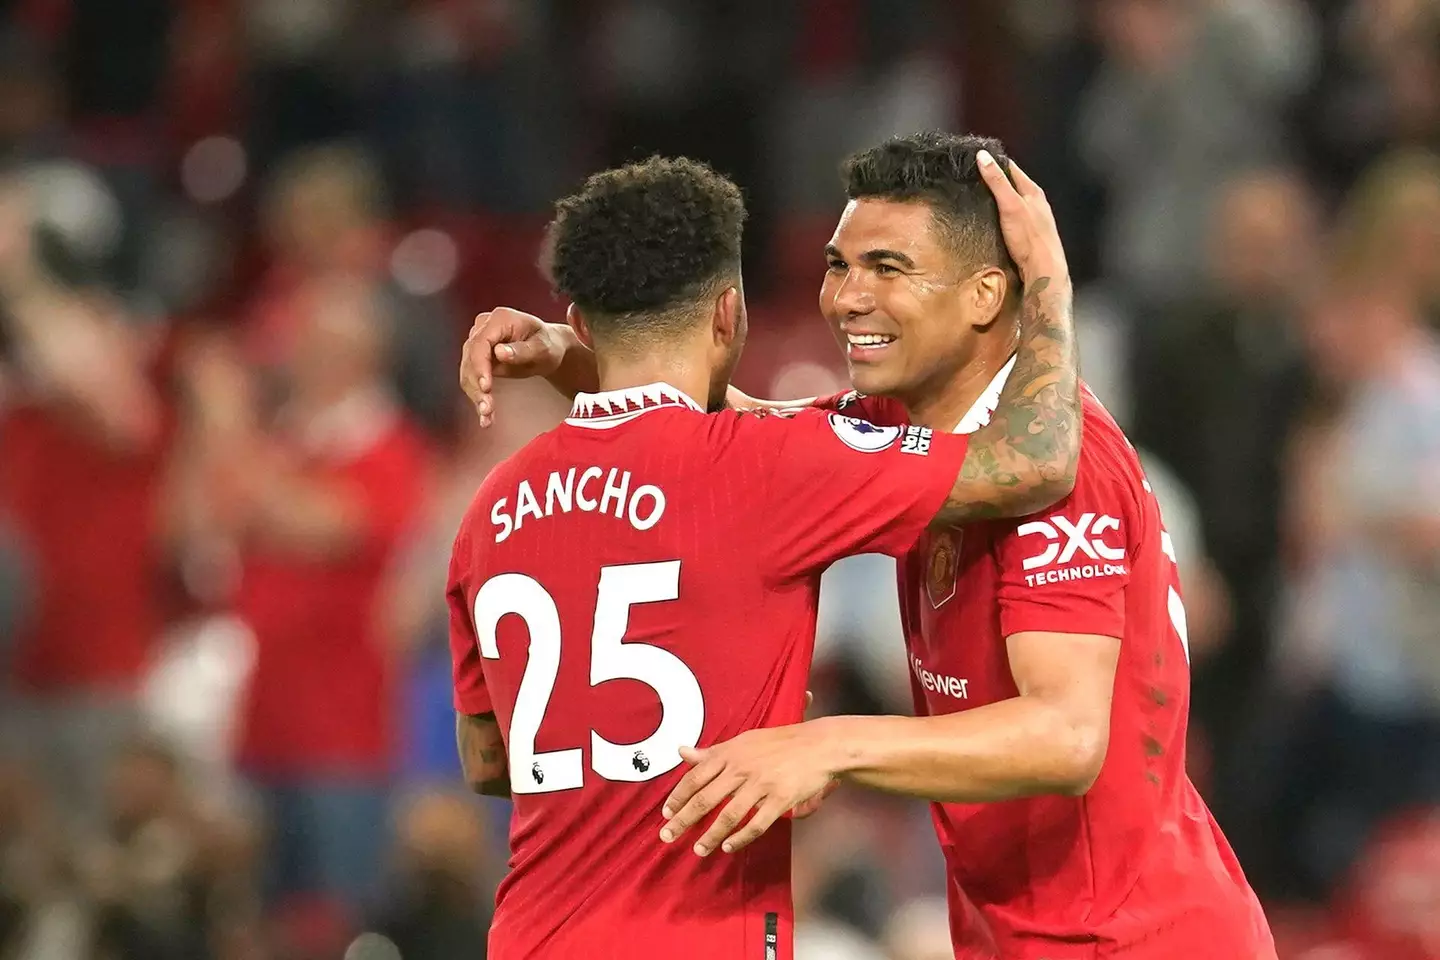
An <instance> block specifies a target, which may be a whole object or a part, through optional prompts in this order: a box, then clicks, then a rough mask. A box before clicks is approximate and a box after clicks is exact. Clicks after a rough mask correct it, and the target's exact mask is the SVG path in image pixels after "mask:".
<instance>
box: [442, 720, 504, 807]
mask: <svg viewBox="0 0 1440 960" xmlns="http://www.w3.org/2000/svg"><path fill="white" fill-rule="evenodd" d="M455 743H456V745H457V746H458V747H459V749H460V768H461V770H463V771H464V773H465V780H466V782H467V783H469V784H470V789H472V790H474V791H475V792H476V793H483V794H485V795H487V796H491V797H508V796H510V771H509V760H508V759H507V758H506V756H505V740H504V739H503V738H502V737H501V735H500V722H499V721H498V720H496V719H495V714H494V713H481V714H478V715H475V716H469V715H466V714H463V713H461V714H456V715H455Z"/></svg>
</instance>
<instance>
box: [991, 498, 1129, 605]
mask: <svg viewBox="0 0 1440 960" xmlns="http://www.w3.org/2000/svg"><path fill="white" fill-rule="evenodd" d="M1015 532H1016V533H1017V534H1019V535H1020V536H1022V537H1040V538H1042V539H1044V540H1045V541H1047V542H1046V543H1045V545H1044V546H1043V547H1042V548H1041V549H1040V552H1039V553H1035V554H1032V555H1031V556H1028V557H1026V558H1025V559H1024V561H1022V563H1021V566H1022V567H1024V568H1025V570H1027V571H1032V570H1033V571H1038V572H1035V573H1027V574H1026V575H1025V582H1026V583H1028V584H1029V585H1030V586H1032V587H1033V586H1036V585H1037V584H1041V583H1059V582H1061V581H1064V580H1089V579H1093V578H1095V577H1113V576H1118V575H1120V574H1123V573H1125V563H1124V561H1125V548H1124V547H1116V546H1112V545H1110V544H1109V543H1107V542H1106V540H1105V535H1106V534H1111V533H1113V534H1118V533H1119V532H1120V521H1119V520H1117V519H1116V518H1115V517H1112V516H1110V515H1109V514H1104V515H1101V516H1099V517H1097V516H1096V515H1095V514H1093V513H1083V514H1081V515H1080V519H1079V520H1071V519H1070V518H1069V517H1062V516H1059V515H1058V514H1057V515H1056V516H1053V517H1051V518H1050V519H1049V520H1031V521H1030V522H1029V523H1022V524H1021V525H1020V526H1019V528H1018V529H1017V530H1016V531H1015ZM1077 560H1078V562H1077ZM1086 561H1093V562H1086Z"/></svg>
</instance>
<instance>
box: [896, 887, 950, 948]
mask: <svg viewBox="0 0 1440 960" xmlns="http://www.w3.org/2000/svg"><path fill="white" fill-rule="evenodd" d="M885 950H886V955H887V956H888V957H889V960H951V958H952V957H953V956H954V955H955V953H954V950H955V948H954V947H953V946H952V945H951V943H950V911H949V909H948V907H947V905H946V903H945V901H944V900H942V899H940V898H938V897H927V898H923V899H919V900H912V901H910V902H909V903H906V904H903V905H902V906H901V907H900V909H898V910H896V911H895V913H894V914H893V915H892V916H891V917H890V921H889V922H888V923H887V924H886V925H885Z"/></svg>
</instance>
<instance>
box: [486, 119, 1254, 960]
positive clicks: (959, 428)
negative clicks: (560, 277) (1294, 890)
mask: <svg viewBox="0 0 1440 960" xmlns="http://www.w3.org/2000/svg"><path fill="white" fill-rule="evenodd" d="M999 150H1000V145H999V144H998V143H996V142H994V141H988V140H981V139H978V138H974V137H955V136H949V135H943V134H930V135H922V136H916V137H909V138H903V139H897V140H892V141H888V142H886V143H884V144H882V145H880V146H878V147H876V148H874V149H872V150H868V151H865V152H863V153H861V154H858V155H857V156H855V157H853V158H852V159H850V160H849V161H848V162H847V164H846V167H845V176H846V181H847V188H848V194H849V197H850V202H849V204H848V205H847V206H846V208H845V212H844V214H843V215H842V216H841V218H840V222H839V224H838V226H837V227H836V230H835V234H834V236H833V238H832V240H831V242H830V244H829V245H828V247H827V249H826V260H827V263H828V270H827V272H826V275H825V280H824V283H823V285H822V288H821V293H820V306H821V310H822V312H823V313H824V315H825V317H826V318H827V320H829V322H830V323H831V325H832V326H833V328H834V330H835V333H836V336H837V339H838V340H839V341H840V344H841V346H842V348H843V349H844V350H845V352H846V358H847V361H848V364H849V367H850V374H851V378H852V381H853V382H854V385H855V387H856V388H857V390H858V392H853V393H849V394H845V395H843V396H840V397H838V398H831V399H829V400H823V401H818V402H817V405H820V406H831V407H834V408H837V409H840V410H843V411H844V412H846V413H853V414H856V415H858V416H862V417H866V418H868V419H871V420H873V421H874V422H876V423H881V424H888V425H900V424H919V425H924V426H926V427H928V428H930V429H931V430H932V431H934V436H935V437H936V438H939V437H940V436H942V435H944V434H946V433H951V432H953V433H956V434H962V435H963V434H966V433H970V432H972V431H975V430H977V429H987V428H989V427H993V424H994V423H995V422H996V420H997V419H1013V417H1014V414H1007V413H1006V412H1005V411H1003V410H999V411H997V410H996V407H995V398H996V396H997V395H998V394H999V393H1000V392H1001V391H1002V390H1007V389H1012V388H1013V383H1012V380H1011V378H1012V377H1013V376H1014V369H1015V368H1014V367H1013V366H1012V364H1013V363H1014V360H1013V359H1012V354H1013V346H1014V344H1015V342H1016V341H1015V336H1016V330H1017V326H1019V325H1023V324H1026V323H1033V322H1035V318H1034V317H1033V316H1032V315H1031V310H1033V305H1034V304H1036V303H1038V302H1039V301H1037V300H1035V299H1033V298H1030V297H1027V299H1026V300H1025V301H1023V302H1021V301H1017V300H1016V298H1014V297H1013V296H1011V295H1010V294H1009V291H1010V290H1011V288H1012V286H1013V283H1014V265H1013V264H1012V258H1011V257H1010V256H1007V244H1008V247H1009V251H1010V253H1012V254H1013V253H1015V252H1016V243H1015V242H1012V239H1011V235H1010V231H1009V230H1008V229H1007V227H1008V225H1009V224H1012V223H1014V222H1016V219H1017V215H1018V212H1019V211H1020V210H1022V209H1025V208H1029V209H1031V210H1032V211H1044V215H1045V216H1046V217H1047V218H1048V216H1049V214H1048V208H1047V207H1046V204H1045V201H1044V197H1043V194H1042V193H1041V192H1040V190H1039V189H1038V188H1037V187H1036V186H1035V185H1034V184H1032V183H1030V182H1029V181H1028V180H1027V179H1026V178H1025V177H1024V175H1023V174H1022V173H1020V172H1019V170H1018V168H1015V167H1014V166H1013V165H1012V166H1011V167H1010V170H1011V173H1012V175H1013V177H1014V180H1015V184H1016V187H1017V189H1016V190H1008V189H1005V188H1004V186H1003V185H1000V184H997V182H996V179H995V177H994V167H993V166H991V165H989V164H987V163H985V162H984V160H985V159H986V156H987V154H986V151H988V152H989V154H990V155H993V156H1001V154H1000V153H999ZM977 161H979V162H978V163H977ZM987 174H988V176H987ZM982 179H984V180H985V181H986V182H987V183H990V184H991V185H992V189H993V196H994V199H992V191H990V190H987V189H986V188H985V184H984V183H982ZM997 203H998V210H997ZM1002 234H1003V241H1004V242H1002ZM1017 259H1018V257H1017ZM1021 272H1022V274H1023V272H1024V271H1023V265H1022V270H1021ZM1050 276H1051V283H1054V284H1064V283H1067V282H1068V280H1067V278H1066V277H1065V275H1064V274H1063V273H1061V272H1060V271H1058V270H1056V271H1052V272H1051V273H1050ZM976 278H978V280H977V279H976ZM975 283H979V284H980V285H982V286H983V285H993V286H994V287H995V288H996V289H997V290H999V291H1001V292H1002V293H1003V295H1001V296H999V297H997V303H999V304H1000V306H998V307H997V308H996V309H991V310H982V311H976V310H974V309H973V308H972V304H971V302H970V301H969V300H968V299H967V297H968V294H969V291H970V290H971V289H972V287H971V286H970V285H972V284H975ZM1027 289H1029V288H1027ZM504 326H511V327H513V329H510V330H501V329H499V327H504ZM536 331H542V328H540V327H539V326H538V321H533V323H532V321H531V320H530V319H529V318H526V319H525V320H523V321H519V320H517V319H516V318H514V317H508V316H507V317H501V318H500V323H499V324H497V325H496V329H493V330H487V329H485V324H483V323H482V324H481V326H480V327H479V328H477V331H476V334H477V348H476V349H475V350H474V351H472V366H476V367H477V368H478V367H481V366H483V365H481V364H476V363H475V362H474V360H475V355H476V354H479V353H483V352H485V350H486V349H487V347H488V346H490V345H495V344H498V343H499V342H500V341H502V340H510V339H515V340H518V341H519V342H515V343H511V344H508V346H507V350H502V351H501V359H502V360H504V359H505V355H506V354H507V353H508V355H509V358H510V360H513V361H517V362H518V363H519V364H520V367H519V369H515V370H510V369H506V368H505V367H504V366H502V368H501V369H500V370H484V371H482V372H484V373H486V374H487V382H488V375H494V374H496V373H505V374H507V375H508V374H510V373H523V372H526V371H527V370H528V369H531V368H534V369H542V370H544V369H550V368H559V369H560V370H561V371H562V372H563V371H568V372H570V373H572V374H573V371H574V370H576V369H583V367H584V366H585V359H584V357H583V353H582V352H581V351H579V350H573V349H572V350H566V349H565V344H564V343H563V339H564V338H563V337H560V336H558V335H557V334H556V331H555V329H554V328H553V327H547V328H543V331H542V332H540V333H539V334H538V335H534V336H531V335H529V334H532V333H535V332H536ZM562 351H563V353H562ZM562 356H563V359H564V365H563V367H562V366H561V365H560V360H561V357H562ZM470 386H471V387H472V388H474V387H475V386H477V384H476V383H474V382H473V374H472V382H471V383H470ZM476 397H477V398H478V405H479V406H480V408H481V413H482V415H490V414H491V410H490V409H489V404H488V397H486V396H485V395H484V392H483V391H477V392H476ZM739 401H740V402H741V403H742V404H748V403H749V401H748V400H747V399H746V398H744V397H743V396H741V397H739ZM797 402H798V403H802V404H803V403H805V402H806V401H790V402H788V404H787V405H793V404H795V403H797ZM987 424H988V425H989V427H987V426H986V425H987ZM1084 424H1085V446H1084V450H1083V452H1082V455H1081V459H1080V468H1079V475H1078V477H1077V480H1076V486H1075V489H1074V491H1073V492H1072V493H1071V494H1070V496H1068V497H1067V498H1066V499H1065V500H1063V501H1061V502H1060V503H1058V504H1056V505H1055V506H1054V507H1052V508H1050V509H1048V510H1046V511H1043V512H1040V513H1037V514H1035V515H1034V516H1031V517H1028V518H1026V519H1025V520H1023V521H1022V522H1018V523H1017V522H1006V521H995V522H987V523H981V524H975V525H972V526H969V527H966V528H965V529H964V530H963V531H962V530H958V529H957V530H944V529H934V530H931V531H930V532H929V533H928V534H927V535H926V536H925V537H924V539H923V540H922V541H921V542H920V543H919V544H917V546H916V547H915V548H914V549H913V550H912V551H911V552H910V553H909V554H908V555H907V557H906V558H905V559H904V560H903V561H902V562H901V565H900V589H901V613H902V619H903V621H904V630H905V634H906V638H907V644H908V648H909V649H908V657H909V660H910V664H911V673H912V678H913V679H912V687H913V692H914V697H915V710H916V713H917V716H915V717H832V718H823V719H819V720H815V721H811V722H806V723H801V724H795V725H791V726H785V727H778V728H773V729H767V730H757V731H751V732H747V733H745V734H742V735H740V736H739V737H737V738H735V739H734V740H731V741H729V742H726V743H722V744H718V745H712V746H710V747H707V748H703V749H698V750H687V751H685V754H686V757H687V760H690V761H692V762H693V763H694V766H693V768H692V769H691V770H690V771H689V772H688V773H687V774H686V776H685V777H684V778H683V779H682V781H681V783H680V785H679V786H678V787H677V788H676V790H675V791H674V792H673V793H672V794H671V796H670V797H669V798H668V799H667V802H666V816H667V817H670V818H671V819H670V820H669V821H668V822H667V823H666V824H665V825H664V827H663V831H664V834H663V835H664V837H666V838H667V839H670V840H675V839H678V838H679V837H680V836H681V834H683V833H685V831H686V830H688V829H689V828H690V827H692V826H695V825H696V824H698V823H700V822H701V821H702V820H703V819H704V818H705V817H706V816H707V815H708V814H709V813H710V812H711V811H713V810H715V809H717V808H719V809H720V813H719V814H718V816H716V817H715V818H714V820H713V822H712V823H711V824H710V825H709V828H708V829H707V830H705V831H704V832H703V834H702V835H700V836H699V838H698V840H697V841H696V843H695V849H696V850H697V852H699V853H701V854H713V853H714V852H715V851H716V850H717V849H720V850H726V851H743V850H744V849H745V848H746V844H748V843H751V842H753V840H754V838H755V837H756V836H760V835H763V833H764V831H765V830H766V829H767V827H770V825H771V824H772V823H774V822H776V818H777V817H779V816H780V815H781V814H782V813H783V812H784V811H785V810H787V809H789V808H790V807H791V806H793V805H794V804H795V803H796V802H798V801H799V800H800V799H803V798H812V797H814V796H816V795H817V791H821V790H822V789H823V788H825V787H826V785H827V784H830V783H832V782H834V781H836V780H839V781H849V782H853V783H858V784H861V785H864V786H868V787H871V788H874V789H879V790H884V791H888V792H892V793H897V794H903V795H908V796H914V797H921V798H924V799H927V800H930V801H932V802H933V808H932V809H933V819H934V822H935V827H936V832H937V834H938V835H939V839H940V842H941V844H942V846H943V848H944V851H945V855H946V859H947V863H948V866H949V878H950V886H949V897H950V907H951V921H952V929H953V936H954V943H955V950H956V955H957V957H961V958H967V960H968V958H990V957H996V956H999V957H1003V958H1005V960H1040V958H1046V960H1070V958H1086V960H1090V958H1103V957H1111V956H1115V957H1122V956H1123V957H1126V958H1137V960H1138V958H1165V960H1201V958H1204V960H1210V958H1214V960H1221V958H1226V960H1228V958H1244V960H1254V958H1273V957H1274V946H1273V943H1272V941H1271V937H1270V934H1269V930H1268V926H1267V924H1266V921H1265V918H1264V915H1263V913H1262V911H1261V909H1260V906H1259V904H1258V902H1257V900H1256V899H1255V896H1254V894H1253V893H1252V892H1251V890H1250V888H1249V885H1248V884H1247V882H1246V880H1245V878H1244V876H1243V874H1242V872H1241V870H1240V867H1239V865H1238V864H1237V862H1236V860H1235V857H1234V855H1233V853H1232V852H1231V850H1230V847H1229V845H1228V844H1227V842H1226V841H1225V839H1224V837H1223V836H1222V835H1221V833H1220V830H1219V828H1218V827H1217V826H1216V824H1215V822H1214V820H1213V818H1212V817H1211V815H1210V812H1209V811H1208V810H1207V809H1206V806H1205V804H1204V802H1203V800H1202V799H1201V798H1200V796H1199V794H1198V793H1197V792H1196V790H1195V788H1194V786H1193V785H1192V784H1191V783H1190V780H1189V779H1188V777H1187V776H1186V773H1185V733H1186V722H1187V712H1188V703H1189V666H1188V659H1189V657H1188V651H1187V649H1186V638H1185V612H1184V607H1183V604H1182V600H1181V596H1180V592H1179V577H1178V575H1177V571H1176V569H1175V563H1174V552H1173V549H1172V547H1171V545H1170V542H1169V537H1168V536H1167V535H1166V533H1165V530H1164V524H1163V521H1162V520H1161V517H1160V513H1159V508H1158V506H1157V505H1156V502H1155V498H1154V496H1153V495H1152V494H1151V492H1150V489H1149V485H1148V483H1147V482H1146V480H1145V476H1144V474H1143V472H1142V470H1141V467H1140V464H1139V461H1138V459H1137V457H1136V455H1135V452H1134V450H1133V449H1132V448H1131V446H1130V444H1129V443H1128V441H1127V440H1126V439H1125V437H1124V435H1123V434H1122V432H1121V431H1120V429H1119V428H1118V427H1117V426H1116V424H1115V422H1114V420H1112V419H1111V417H1110V416H1109V414H1108V413H1107V412H1106V411H1105V410H1104V409H1103V408H1102V407H1101V405H1100V404H1099V403H1098V402H1097V401H1096V400H1095V399H1094V397H1093V396H1091V395H1090V394H1089V393H1088V391H1087V392H1086V394H1085V397H1084ZM677 845H681V844H677ZM684 846H685V847H686V848H687V849H688V848H689V845H688V844H685V845H684Z"/></svg>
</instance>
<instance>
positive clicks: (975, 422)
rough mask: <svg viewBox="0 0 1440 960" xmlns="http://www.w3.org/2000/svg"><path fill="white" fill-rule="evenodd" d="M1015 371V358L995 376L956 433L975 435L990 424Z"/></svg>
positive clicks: (957, 425)
mask: <svg viewBox="0 0 1440 960" xmlns="http://www.w3.org/2000/svg"><path fill="white" fill-rule="evenodd" d="M1014 369H1015V357H1013V356H1012V357H1011V358H1010V360H1009V361H1008V362H1007V363H1006V364H1005V366H1003V367H1001V368H1000V372H999V373H997V374H995V376H994V378H993V379H992V380H991V381H990V385H989V386H987V387H986V388H985V392H984V393H982V394H980V399H979V400H976V401H975V405H974V406H973V407H971V408H970V410H969V412H967V413H966V414H965V416H964V417H962V418H961V419H960V422H959V423H957V424H956V425H955V430H954V431H953V432H955V433H974V432H975V431H976V430H979V429H980V428H981V427H983V426H985V425H986V424H987V423H989V422H990V417H991V416H992V415H993V414H994V413H995V408H996V407H997V406H999V405H1000V391H1001V390H1004V389H1005V381H1007V380H1009V379H1010V371H1011V370H1014Z"/></svg>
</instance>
